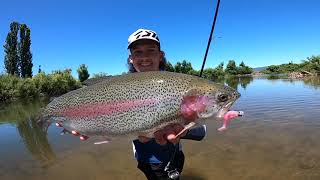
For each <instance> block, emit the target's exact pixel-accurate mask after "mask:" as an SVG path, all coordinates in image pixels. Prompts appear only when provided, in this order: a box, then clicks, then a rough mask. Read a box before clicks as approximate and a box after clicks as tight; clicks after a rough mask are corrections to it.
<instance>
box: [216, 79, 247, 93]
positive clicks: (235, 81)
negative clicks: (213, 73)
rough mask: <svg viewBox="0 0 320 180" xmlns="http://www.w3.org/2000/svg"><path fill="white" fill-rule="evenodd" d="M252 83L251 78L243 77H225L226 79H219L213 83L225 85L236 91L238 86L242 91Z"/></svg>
mask: <svg viewBox="0 0 320 180" xmlns="http://www.w3.org/2000/svg"><path fill="white" fill-rule="evenodd" d="M252 81H253V77H252V76H245V77H233V76H232V77H227V78H219V79H215V80H214V82H217V83H223V84H227V85H228V86H230V87H232V88H234V89H236V90H238V86H239V85H240V86H241V87H242V88H243V89H246V88H247V86H248V85H249V84H250V83H251V82H252Z"/></svg>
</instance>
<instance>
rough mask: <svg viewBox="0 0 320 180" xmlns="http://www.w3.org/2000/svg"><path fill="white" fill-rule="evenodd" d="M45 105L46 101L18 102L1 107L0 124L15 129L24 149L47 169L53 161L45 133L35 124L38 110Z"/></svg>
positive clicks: (53, 157) (52, 154)
mask: <svg viewBox="0 0 320 180" xmlns="http://www.w3.org/2000/svg"><path fill="white" fill-rule="evenodd" d="M46 103H47V101H46V100H34V101H19V102H14V103H10V104H8V105H7V106H4V105H2V106H1V111H0V123H2V124H4V123H8V124H12V125H14V126H16V127H17V131H18V133H19V135H20V137H21V139H22V142H23V143H24V145H25V147H26V149H27V150H28V152H29V153H30V154H31V155H32V157H33V158H34V159H36V160H37V161H39V162H40V164H41V166H42V167H48V166H49V165H50V164H52V162H53V161H54V159H55V154H54V152H53V151H52V148H51V146H50V144H49V142H48V138H47V135H46V132H44V131H42V129H41V128H40V127H39V126H38V125H37V124H36V122H35V117H36V116H37V115H38V113H39V111H40V108H41V107H43V106H45V104H46Z"/></svg>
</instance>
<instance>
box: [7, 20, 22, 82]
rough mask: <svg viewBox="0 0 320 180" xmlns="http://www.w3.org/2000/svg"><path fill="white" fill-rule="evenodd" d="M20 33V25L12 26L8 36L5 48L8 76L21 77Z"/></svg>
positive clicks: (14, 23) (14, 24) (13, 23)
mask: <svg viewBox="0 0 320 180" xmlns="http://www.w3.org/2000/svg"><path fill="white" fill-rule="evenodd" d="M18 31H19V23H17V22H12V23H11V24H10V32H9V33H8V35H7V38H6V42H5V45H4V46H3V47H4V52H5V57H4V64H5V69H6V71H7V73H8V74H11V75H16V76H19V68H18V63H19V56H18Z"/></svg>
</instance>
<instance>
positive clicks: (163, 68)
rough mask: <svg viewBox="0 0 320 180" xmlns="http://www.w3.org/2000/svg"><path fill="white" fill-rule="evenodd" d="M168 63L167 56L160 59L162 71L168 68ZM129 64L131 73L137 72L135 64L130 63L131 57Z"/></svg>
mask: <svg viewBox="0 0 320 180" xmlns="http://www.w3.org/2000/svg"><path fill="white" fill-rule="evenodd" d="M166 64H167V60H166V58H165V57H163V58H162V61H160V63H159V69H160V71H165V70H166ZM127 65H128V69H129V73H134V72H137V70H136V69H135V68H134V66H133V64H132V63H130V58H128V59H127Z"/></svg>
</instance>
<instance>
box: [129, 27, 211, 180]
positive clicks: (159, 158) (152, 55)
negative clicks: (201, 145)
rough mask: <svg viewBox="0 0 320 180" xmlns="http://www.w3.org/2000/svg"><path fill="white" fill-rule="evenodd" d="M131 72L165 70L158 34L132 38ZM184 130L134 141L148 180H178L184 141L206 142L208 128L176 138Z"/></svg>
mask: <svg viewBox="0 0 320 180" xmlns="http://www.w3.org/2000/svg"><path fill="white" fill-rule="evenodd" d="M128 49H129V50H130V54H129V58H128V60H129V62H128V65H129V71H130V72H133V73H134V72H147V71H161V70H165V63H166V62H165V58H164V57H165V53H164V52H163V51H162V50H161V46H160V39H159V37H158V35H157V33H156V32H155V31H152V30H147V29H138V30H137V31H135V32H133V33H132V34H131V35H130V36H129V38H128ZM183 128H184V127H183V126H181V125H179V124H174V125H170V126H167V127H166V128H164V129H163V130H160V131H157V132H155V134H154V138H151V139H150V138H147V137H144V136H139V137H138V139H136V140H134V141H133V151H134V155H135V158H136V160H137V161H138V168H139V169H140V170H141V171H142V172H143V173H144V174H145V175H146V177H147V178H148V179H152V180H157V179H170V177H171V179H174V178H176V179H178V176H175V175H178V173H177V172H179V173H181V172H182V169H183V165H184V154H183V152H182V147H181V144H180V143H179V141H180V138H181V139H191V140H198V141H200V140H202V139H203V138H204V136H205V133H206V127H205V126H204V125H203V126H200V127H197V128H193V129H190V130H188V131H186V132H184V133H182V134H181V135H180V136H179V137H176V134H178V133H179V132H180V131H181V130H182V129H183Z"/></svg>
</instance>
